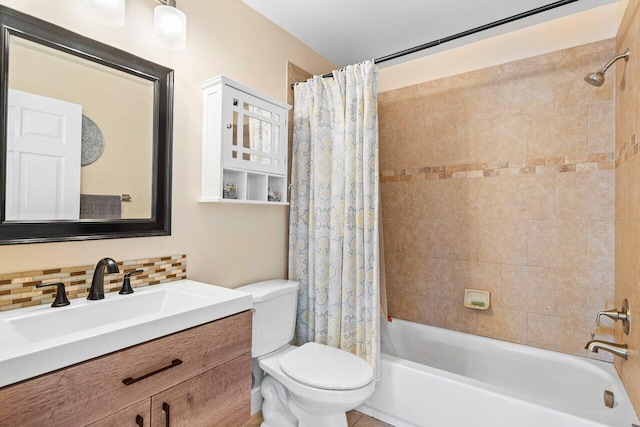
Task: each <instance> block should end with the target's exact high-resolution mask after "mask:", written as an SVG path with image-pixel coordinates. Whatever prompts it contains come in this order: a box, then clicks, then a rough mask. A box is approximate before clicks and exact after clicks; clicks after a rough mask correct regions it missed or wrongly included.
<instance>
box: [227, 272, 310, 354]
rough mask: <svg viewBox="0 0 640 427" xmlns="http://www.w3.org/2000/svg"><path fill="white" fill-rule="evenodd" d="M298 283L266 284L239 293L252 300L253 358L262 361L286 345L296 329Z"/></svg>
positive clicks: (277, 280) (246, 288) (252, 286)
mask: <svg viewBox="0 0 640 427" xmlns="http://www.w3.org/2000/svg"><path fill="white" fill-rule="evenodd" d="M298 289H299V285H298V282H293V281H290V280H285V279H275V280H266V281H264V282H258V283H252V284H250V285H246V286H241V287H239V288H237V289H236V290H238V291H242V292H246V293H249V294H251V295H252V296H253V308H254V310H255V312H254V314H253V327H252V342H251V356H252V357H254V358H255V357H260V356H264V355H265V354H268V353H271V352H272V351H275V350H277V349H279V348H280V347H283V346H285V345H287V344H288V343H289V342H290V341H291V340H292V339H293V334H294V330H295V326H296V308H297V305H298Z"/></svg>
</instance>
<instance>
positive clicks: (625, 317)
mask: <svg viewBox="0 0 640 427" xmlns="http://www.w3.org/2000/svg"><path fill="white" fill-rule="evenodd" d="M600 316H607V317H608V318H610V319H613V320H615V321H618V320H622V329H623V331H624V333H625V334H627V335H629V330H630V328H631V312H630V311H629V302H628V301H627V299H626V298H625V299H624V300H622V308H621V309H620V311H618V310H617V309H615V308H614V309H613V310H607V311H599V312H598V314H597V315H596V326H600Z"/></svg>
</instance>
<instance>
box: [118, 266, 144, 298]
mask: <svg viewBox="0 0 640 427" xmlns="http://www.w3.org/2000/svg"><path fill="white" fill-rule="evenodd" d="M140 273H142V270H133V271H130V272H128V273H125V275H124V280H122V289H120V292H118V293H119V294H120V295H128V294H132V293H133V288H131V276H132V275H134V274H140Z"/></svg>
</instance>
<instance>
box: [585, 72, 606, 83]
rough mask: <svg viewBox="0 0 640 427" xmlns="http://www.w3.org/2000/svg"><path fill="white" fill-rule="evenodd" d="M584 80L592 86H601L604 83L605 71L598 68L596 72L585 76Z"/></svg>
mask: <svg viewBox="0 0 640 427" xmlns="http://www.w3.org/2000/svg"><path fill="white" fill-rule="evenodd" d="M584 81H585V82H587V83H589V84H590V85H591V86H595V87H600V86H602V85H603V84H604V73H603V72H602V70H598V71H596V72H595V73H589V74H587V75H586V76H585V77H584Z"/></svg>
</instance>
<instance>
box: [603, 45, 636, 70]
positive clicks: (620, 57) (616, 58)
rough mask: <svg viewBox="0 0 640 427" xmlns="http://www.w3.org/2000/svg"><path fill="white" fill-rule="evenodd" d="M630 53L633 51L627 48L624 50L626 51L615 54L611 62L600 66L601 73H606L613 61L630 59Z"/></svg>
mask: <svg viewBox="0 0 640 427" xmlns="http://www.w3.org/2000/svg"><path fill="white" fill-rule="evenodd" d="M630 54H631V52H630V51H629V49H627V50H625V51H624V53H621V54H620V55H616V56H614V57H613V58H612V59H611V60H610V61H609V62H607V63H606V64H604V67H602V68H600V72H601V73H605V72H606V71H607V70H608V69H609V67H611V66H612V65H613V63H614V62H616V61H617V60H618V59H622V58H624V60H625V61H628V60H629V55H630Z"/></svg>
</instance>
